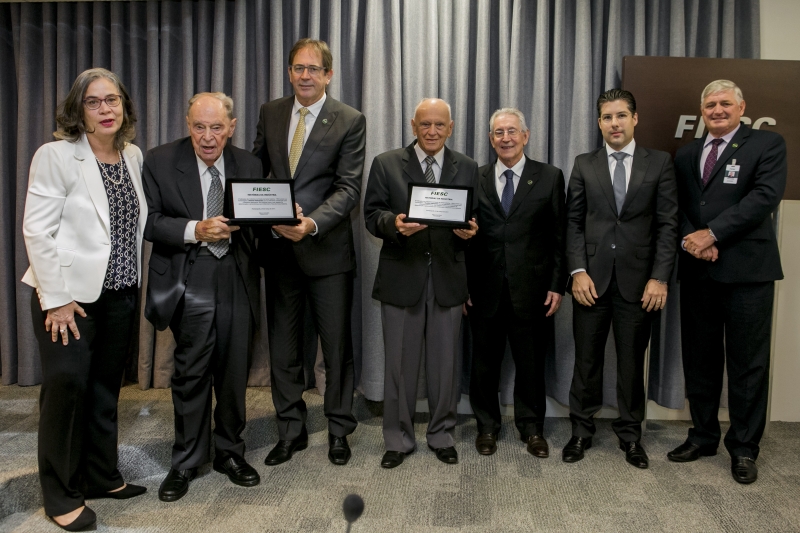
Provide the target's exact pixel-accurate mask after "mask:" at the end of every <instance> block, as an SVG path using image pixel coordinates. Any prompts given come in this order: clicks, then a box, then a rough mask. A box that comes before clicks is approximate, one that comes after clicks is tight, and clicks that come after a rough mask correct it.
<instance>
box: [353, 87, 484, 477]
mask: <svg viewBox="0 0 800 533" xmlns="http://www.w3.org/2000/svg"><path fill="white" fill-rule="evenodd" d="M411 129H412V130H413V131H414V135H416V137H417V140H416V141H415V142H413V143H411V144H410V145H409V146H407V147H406V148H399V149H397V150H392V151H389V152H385V153H383V154H381V155H379V156H377V157H376V158H375V159H374V161H373V162H372V168H371V169H370V173H369V182H368V183H367V192H366V194H365V196H364V219H365V221H366V226H367V229H368V230H369V232H370V233H372V234H373V235H375V236H376V237H378V238H379V239H383V246H382V247H381V253H380V260H379V262H378V271H377V273H376V275H375V285H374V287H373V290H372V297H373V298H375V299H376V300H378V301H380V302H381V322H382V325H383V344H384V349H385V357H386V372H385V378H384V400H383V440H384V443H385V445H386V453H385V454H384V456H383V458H382V460H381V466H382V467H383V468H394V467H396V466H398V465H400V464H401V463H402V462H403V459H404V457H405V456H406V455H408V454H410V453H412V452H413V451H414V450H415V449H416V441H415V439H414V411H415V410H416V404H417V376H418V375H419V366H420V364H421V361H422V357H423V354H425V374H426V378H427V382H428V407H429V409H430V422H429V423H428V435H427V440H428V447H429V448H431V450H433V451H434V452H435V453H436V457H437V458H438V459H439V460H440V461H442V462H444V463H448V464H455V463H457V462H458V452H457V451H456V448H455V439H454V430H455V425H456V405H457V404H458V398H459V395H460V393H459V389H458V368H459V353H460V346H459V342H458V339H459V332H460V329H461V316H462V309H463V306H464V303H465V302H466V301H467V298H468V296H469V294H468V289H467V269H466V265H465V250H466V248H467V240H468V239H470V238H471V237H473V236H475V233H476V232H477V230H478V225H477V224H476V223H475V219H472V220H471V221H470V227H469V229H449V228H445V227H428V226H427V225H425V224H418V223H414V222H405V219H406V213H405V211H406V207H407V202H408V184H409V183H411V182H416V183H421V184H424V183H431V184H437V183H438V184H441V185H455V186H467V187H475V186H476V185H477V178H478V173H477V171H478V166H477V165H476V163H475V161H473V160H472V159H470V158H469V157H467V156H465V155H463V154H460V153H458V152H454V151H452V150H450V149H449V148H447V147H446V146H445V145H444V143H445V141H447V139H448V137H450V135H451V134H452V133H453V121H452V120H451V115H450V106H449V105H448V104H447V103H446V102H444V101H443V100H439V99H437V98H426V99H424V100H422V101H421V102H420V103H419V105H417V108H416V110H415V111H414V118H413V119H412V120H411ZM468 208H469V209H470V211H473V208H474V205H473V206H468Z"/></svg>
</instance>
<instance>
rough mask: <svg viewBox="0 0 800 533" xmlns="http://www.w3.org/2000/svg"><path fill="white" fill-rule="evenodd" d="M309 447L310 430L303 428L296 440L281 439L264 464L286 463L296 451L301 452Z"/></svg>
mask: <svg viewBox="0 0 800 533" xmlns="http://www.w3.org/2000/svg"><path fill="white" fill-rule="evenodd" d="M306 448H308V431H306V428H303V431H302V432H300V435H299V436H298V437H297V438H296V439H294V440H279V441H278V444H276V445H275V447H274V448H272V450H270V452H269V453H268V454H267V458H266V459H264V464H265V465H269V466H275V465H279V464H281V463H285V462H286V461H288V460H289V459H291V458H292V454H293V453H294V452H299V451H301V450H305V449H306Z"/></svg>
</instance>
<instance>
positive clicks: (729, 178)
mask: <svg viewBox="0 0 800 533" xmlns="http://www.w3.org/2000/svg"><path fill="white" fill-rule="evenodd" d="M734 163H735V161H734ZM738 181H739V165H736V164H733V165H727V166H726V167H725V177H724V179H723V180H722V183H727V184H729V185H736V183H737V182H738Z"/></svg>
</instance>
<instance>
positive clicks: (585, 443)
mask: <svg viewBox="0 0 800 533" xmlns="http://www.w3.org/2000/svg"><path fill="white" fill-rule="evenodd" d="M591 447H592V437H572V438H571V439H569V442H568V443H567V445H566V446H564V449H563V450H561V460H562V461H564V462H565V463H577V462H578V461H580V460H581V459H583V452H584V451H586V450H588V449H589V448H591Z"/></svg>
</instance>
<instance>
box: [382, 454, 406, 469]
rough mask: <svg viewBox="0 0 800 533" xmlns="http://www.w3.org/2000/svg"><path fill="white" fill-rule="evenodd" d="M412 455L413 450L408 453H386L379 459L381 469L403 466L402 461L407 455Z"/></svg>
mask: <svg viewBox="0 0 800 533" xmlns="http://www.w3.org/2000/svg"><path fill="white" fill-rule="evenodd" d="M412 453H414V450H411V451H410V452H408V453H405V452H393V451H387V452H386V453H384V454H383V459H381V468H396V467H398V466H400V465H401V464H403V459H405V458H406V456H407V455H411V454H412Z"/></svg>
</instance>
